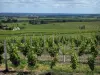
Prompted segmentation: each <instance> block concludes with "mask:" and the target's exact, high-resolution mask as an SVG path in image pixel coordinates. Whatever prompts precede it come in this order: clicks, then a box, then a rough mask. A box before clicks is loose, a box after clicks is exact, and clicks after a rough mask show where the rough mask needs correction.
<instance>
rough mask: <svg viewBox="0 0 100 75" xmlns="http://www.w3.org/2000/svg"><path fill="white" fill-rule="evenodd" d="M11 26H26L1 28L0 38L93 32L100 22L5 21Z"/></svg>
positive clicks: (99, 27) (98, 27) (99, 26)
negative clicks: (36, 22)
mask: <svg viewBox="0 0 100 75" xmlns="http://www.w3.org/2000/svg"><path fill="white" fill-rule="evenodd" d="M4 24H5V25H8V26H9V27H16V26H17V25H18V26H19V27H24V28H23V29H21V30H19V31H12V30H0V38H3V37H6V36H7V37H9V36H13V35H21V34H28V35H33V34H36V35H39V34H77V35H79V34H91V33H95V32H97V31H98V30H99V29H100V22H99V21H97V22H65V23H49V24H38V25H32V24H29V23H28V22H21V23H4ZM82 25H85V29H79V26H82Z"/></svg>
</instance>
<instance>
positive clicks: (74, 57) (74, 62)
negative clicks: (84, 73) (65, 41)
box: [71, 53, 78, 71]
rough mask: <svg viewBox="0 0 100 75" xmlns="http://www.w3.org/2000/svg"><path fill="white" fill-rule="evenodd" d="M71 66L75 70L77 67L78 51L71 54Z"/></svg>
mask: <svg viewBox="0 0 100 75" xmlns="http://www.w3.org/2000/svg"><path fill="white" fill-rule="evenodd" d="M71 63H72V64H71V67H72V69H73V71H75V69H76V68H77V64H78V58H77V55H76V53H73V54H72V55H71Z"/></svg>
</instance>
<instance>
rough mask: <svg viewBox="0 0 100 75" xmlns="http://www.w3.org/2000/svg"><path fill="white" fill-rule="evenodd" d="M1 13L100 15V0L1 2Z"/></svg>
mask: <svg viewBox="0 0 100 75" xmlns="http://www.w3.org/2000/svg"><path fill="white" fill-rule="evenodd" d="M0 12H13V13H14V12H19V13H100V0H0Z"/></svg>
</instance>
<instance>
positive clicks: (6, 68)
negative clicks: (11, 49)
mask: <svg viewBox="0 0 100 75" xmlns="http://www.w3.org/2000/svg"><path fill="white" fill-rule="evenodd" d="M4 53H5V54H4V55H5V72H8V64H7V49H6V40H4Z"/></svg>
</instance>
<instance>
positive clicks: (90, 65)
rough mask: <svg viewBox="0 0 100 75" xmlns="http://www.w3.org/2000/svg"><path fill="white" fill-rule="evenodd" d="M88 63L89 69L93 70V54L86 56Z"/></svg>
mask: <svg viewBox="0 0 100 75" xmlns="http://www.w3.org/2000/svg"><path fill="white" fill-rule="evenodd" d="M88 65H89V67H90V69H91V71H92V72H93V71H94V67H95V57H94V56H90V57H89V58H88Z"/></svg>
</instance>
